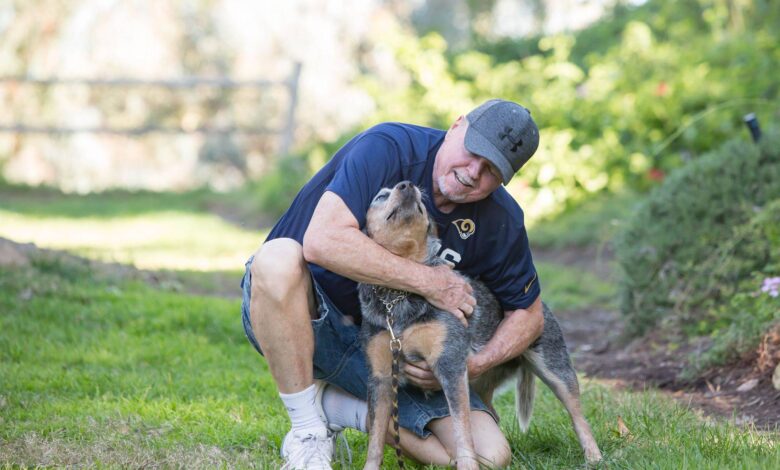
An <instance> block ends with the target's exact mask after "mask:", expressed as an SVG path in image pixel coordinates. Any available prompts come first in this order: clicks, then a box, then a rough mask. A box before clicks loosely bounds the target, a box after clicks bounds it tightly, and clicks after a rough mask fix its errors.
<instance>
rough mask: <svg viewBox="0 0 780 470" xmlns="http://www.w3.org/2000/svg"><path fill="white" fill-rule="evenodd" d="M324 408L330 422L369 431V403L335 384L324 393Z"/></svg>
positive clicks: (329, 386)
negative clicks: (367, 420)
mask: <svg viewBox="0 0 780 470" xmlns="http://www.w3.org/2000/svg"><path fill="white" fill-rule="evenodd" d="M322 409H323V410H325V416H327V417H328V422H329V423H332V424H337V425H339V426H342V427H345V428H352V429H357V430H358V431H361V432H368V428H367V425H366V416H367V415H368V403H366V402H364V401H363V400H361V399H359V398H357V397H356V396H354V395H352V394H350V393H349V392H346V391H344V390H343V389H341V388H339V387H337V386H335V385H332V384H331V385H328V388H326V389H325V391H324V392H323V394H322Z"/></svg>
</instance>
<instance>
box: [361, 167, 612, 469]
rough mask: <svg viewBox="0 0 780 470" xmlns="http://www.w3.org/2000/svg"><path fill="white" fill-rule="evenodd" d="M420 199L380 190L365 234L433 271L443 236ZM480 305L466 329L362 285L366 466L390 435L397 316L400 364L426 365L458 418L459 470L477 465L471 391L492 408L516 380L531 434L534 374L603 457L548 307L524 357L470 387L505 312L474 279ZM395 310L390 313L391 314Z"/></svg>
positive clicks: (589, 455)
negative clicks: (470, 367) (497, 393)
mask: <svg viewBox="0 0 780 470" xmlns="http://www.w3.org/2000/svg"><path fill="white" fill-rule="evenodd" d="M421 201H422V195H421V193H420V191H419V189H417V188H416V187H415V186H414V185H412V184H411V183H409V182H401V183H398V184H397V185H396V186H395V187H394V188H392V189H390V188H384V189H382V190H380V191H379V193H377V195H376V196H375V197H374V200H373V201H372V202H371V206H370V208H369V210H368V215H367V221H366V233H367V234H368V236H369V237H371V238H372V239H373V240H374V241H376V242H377V243H378V244H380V245H382V246H383V247H385V248H386V249H388V250H389V251H391V252H393V253H395V254H396V255H398V256H402V257H405V258H408V259H412V260H415V261H418V262H420V263H425V264H427V265H430V266H435V265H439V264H444V263H445V261H443V260H441V259H440V258H438V257H437V256H436V253H435V251H436V247H437V246H439V245H438V243H437V242H438V239H437V238H436V236H435V229H434V228H433V224H432V223H431V221H430V219H429V217H428V213H427V211H426V209H425V206H424V204H422V202H421ZM469 282H470V283H471V286H472V288H473V290H474V297H475V298H476V300H477V306H476V308H475V309H474V312H473V313H472V315H471V316H470V317H469V319H468V327H466V326H464V325H463V324H462V323H461V322H460V321H459V320H458V319H457V318H455V316H453V315H452V314H450V313H448V312H445V311H442V310H439V309H437V308H435V307H433V306H432V305H431V304H429V303H428V302H426V301H425V299H424V298H422V297H420V296H418V295H414V294H408V295H407V294H405V293H402V292H399V291H394V290H392V289H387V288H384V287H378V286H372V285H367V284H360V285H359V286H358V292H359V295H360V303H361V308H362V314H363V324H362V332H361V334H362V338H363V342H364V346H365V351H366V355H367V356H368V362H369V364H370V368H371V377H370V378H369V384H368V389H369V392H368V395H369V399H368V403H369V444H368V457H367V459H366V465H365V468H370V469H378V468H380V466H381V464H382V454H383V448H384V442H385V436H386V435H387V430H388V425H389V420H390V413H391V400H392V396H391V395H392V385H391V367H392V353H391V347H390V342H391V335H390V333H389V331H388V319H389V317H392V318H391V321H392V329H393V332H394V335H395V336H396V337H398V338H400V339H401V341H402V353H401V354H402V359H409V360H413V361H416V360H420V359H423V360H425V361H426V362H427V363H428V364H429V365H430V367H431V369H432V371H433V373H434V375H435V376H436V378H437V379H438V381H439V382H440V384H441V386H442V390H443V391H444V394H445V396H446V398H447V402H448V404H449V408H450V414H451V416H452V419H453V421H454V423H453V424H454V429H455V434H456V435H455V438H456V443H457V446H458V450H457V455H456V460H457V468H458V469H476V468H479V462H478V457H477V454H476V452H475V451H474V444H473V440H472V437H471V432H470V430H471V426H470V423H469V411H470V410H469V399H468V386H469V385H471V387H472V388H473V389H474V390H475V391H476V392H477V393H478V394H479V396H480V397H481V398H482V400H483V401H484V402H485V403H486V404H488V405H489V406H490V403H491V402H492V398H493V391H494V390H495V389H496V387H497V386H499V385H500V384H501V383H502V382H504V381H505V380H507V379H510V378H513V377H516V378H517V393H516V401H515V405H516V413H517V420H518V422H519V424H520V428H521V429H522V430H523V431H525V430H527V429H528V424H529V421H530V419H531V411H532V409H533V400H534V374H535V375H536V376H538V377H539V378H540V379H542V381H543V382H544V383H545V384H546V385H547V386H548V387H550V388H551V389H552V391H553V393H555V396H556V397H558V399H559V400H560V401H561V402H562V403H563V405H564V406H565V407H566V410H567V411H568V412H569V415H570V416H571V420H572V423H573V424H574V430H575V432H576V434H577V437H578V439H579V441H580V445H581V446H582V449H583V451H584V453H585V459H586V460H587V461H588V462H589V463H595V462H598V461H599V460H601V452H600V451H599V448H598V445H597V444H596V441H595V439H594V438H593V434H592V432H591V429H590V426H589V425H588V423H587V422H586V421H585V418H584V416H583V415H582V410H581V408H580V400H579V384H578V383H577V375H576V373H575V372H574V369H573V368H572V365H571V361H570V359H569V352H568V350H567V349H566V343H565V342H564V339H563V334H562V333H561V328H560V326H559V325H558V322H557V321H556V319H555V317H553V315H552V313H551V312H550V310H549V309H548V308H547V306H546V305H545V306H544V330H543V332H542V335H541V336H540V337H539V339H537V340H536V341H535V342H534V343H533V344H532V345H531V346H530V347H529V348H528V350H526V352H525V353H523V354H522V355H521V356H520V357H518V358H516V359H513V360H510V361H508V362H506V363H504V364H501V365H499V366H497V367H495V368H493V369H491V370H490V371H488V372H486V373H485V374H483V375H481V376H480V377H478V378H477V379H475V380H474V381H472V382H471V383H470V384H469V380H468V377H467V372H466V359H467V357H468V355H469V354H472V353H475V352H477V351H479V350H480V349H482V348H483V347H484V345H485V344H486V343H487V342H488V340H489V339H490V338H491V336H492V335H493V333H494V332H495V331H496V329H497V328H498V324H499V322H500V321H501V319H502V318H503V311H502V309H501V307H500V305H499V304H498V302H497V300H496V298H495V297H494V296H493V294H491V292H490V291H489V290H488V289H487V287H485V285H483V284H482V283H480V282H479V281H475V280H469ZM390 312H392V313H390Z"/></svg>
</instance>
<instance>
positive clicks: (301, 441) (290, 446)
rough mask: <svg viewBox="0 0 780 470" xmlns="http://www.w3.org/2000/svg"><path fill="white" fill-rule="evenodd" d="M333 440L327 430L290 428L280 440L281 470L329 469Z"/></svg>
mask: <svg viewBox="0 0 780 470" xmlns="http://www.w3.org/2000/svg"><path fill="white" fill-rule="evenodd" d="M333 441H334V439H333V435H332V433H330V432H328V431H325V432H323V433H317V432H316V431H314V432H312V431H310V430H304V431H303V432H301V431H293V430H291V431H290V432H288V433H287V435H286V436H284V440H283V441H282V458H284V460H285V464H284V466H283V467H282V470H331V467H330V461H331V459H332V458H333Z"/></svg>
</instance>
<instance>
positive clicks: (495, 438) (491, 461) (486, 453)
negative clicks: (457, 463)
mask: <svg viewBox="0 0 780 470" xmlns="http://www.w3.org/2000/svg"><path fill="white" fill-rule="evenodd" d="M428 429H430V430H431V432H432V433H433V434H432V435H431V436H430V437H436V439H437V440H438V442H439V443H440V445H442V446H444V447H445V448H446V450H447V453H448V455H450V456H453V457H452V458H453V459H454V456H455V455H457V449H456V443H455V429H454V423H453V421H452V418H451V417H449V416H448V417H446V418H440V419H435V420H433V421H431V422H430V423H428ZM471 435H472V437H473V438H474V449H475V450H476V452H477V456H478V458H479V462H480V463H481V464H482V465H486V466H488V467H489V468H504V467H506V466H508V465H509V464H510V463H511V461H512V451H511V450H510V448H509V443H508V442H507V440H506V437H504V434H503V433H502V432H501V428H499V427H498V423H496V422H495V421H494V420H493V417H492V416H490V415H489V414H488V413H486V412H484V411H479V410H472V411H471ZM430 437H429V438H430Z"/></svg>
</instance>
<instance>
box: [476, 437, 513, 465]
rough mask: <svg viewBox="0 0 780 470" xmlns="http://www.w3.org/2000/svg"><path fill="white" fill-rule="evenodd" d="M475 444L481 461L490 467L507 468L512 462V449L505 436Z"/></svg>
mask: <svg viewBox="0 0 780 470" xmlns="http://www.w3.org/2000/svg"><path fill="white" fill-rule="evenodd" d="M502 437H503V436H502ZM475 446H476V449H475V450H476V451H477V455H478V456H479V460H480V463H481V464H483V465H485V466H487V467H488V468H505V467H508V466H509V464H510V463H512V450H511V449H510V448H509V443H508V442H507V441H506V439H504V438H502V439H496V441H494V442H489V443H485V442H480V443H479V444H476V443H475Z"/></svg>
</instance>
